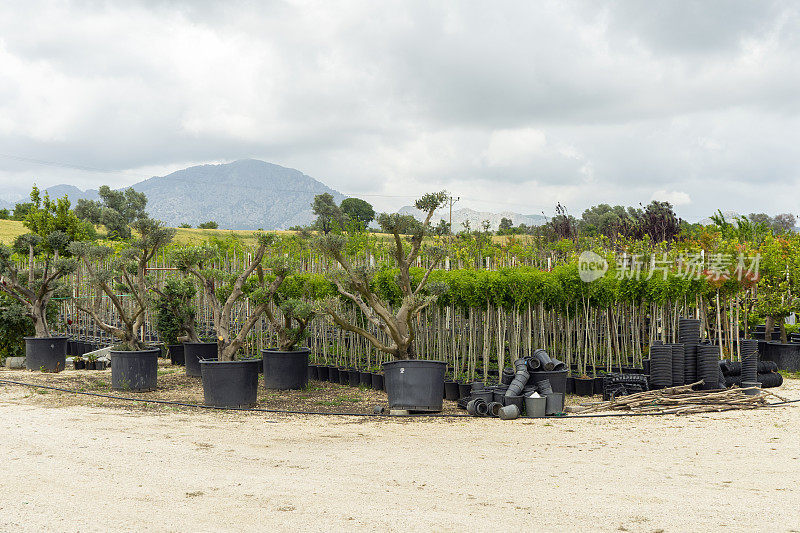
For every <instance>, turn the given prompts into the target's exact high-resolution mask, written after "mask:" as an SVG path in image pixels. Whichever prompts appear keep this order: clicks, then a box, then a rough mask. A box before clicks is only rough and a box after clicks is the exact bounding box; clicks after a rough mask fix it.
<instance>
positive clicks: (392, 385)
mask: <svg viewBox="0 0 800 533" xmlns="http://www.w3.org/2000/svg"><path fill="white" fill-rule="evenodd" d="M448 197H449V196H448V194H447V193H446V192H445V191H442V192H438V193H429V194H426V195H424V196H423V197H422V198H420V199H419V200H417V202H416V204H415V205H416V207H417V209H419V210H421V211H422V212H423V213H424V215H425V218H424V220H423V221H422V222H420V221H418V220H416V219H414V218H413V217H410V216H402V215H399V214H386V213H383V214H381V215H380V217H378V224H379V225H380V226H381V228H382V229H383V231H384V232H386V233H389V234H390V235H391V239H392V251H391V253H392V256H393V258H394V261H395V264H396V268H397V271H398V275H397V279H396V283H397V286H398V288H399V290H400V293H401V294H402V300H401V303H400V304H399V305H398V306H396V307H395V308H393V307H392V305H391V304H390V303H389V302H387V301H384V300H382V299H381V298H380V297H379V296H378V294H377V293H376V291H375V290H374V287H373V286H372V277H373V275H374V272H373V271H372V270H371V269H369V268H366V267H361V266H358V265H355V264H353V263H352V262H351V260H350V258H349V257H348V254H347V253H346V251H345V248H346V244H347V242H346V238H345V237H344V236H342V235H335V234H329V235H325V236H320V237H318V238H317V240H316V245H317V247H318V248H319V249H320V250H321V251H322V252H324V253H325V254H326V255H328V256H329V257H331V258H333V259H334V260H336V262H337V263H338V264H339V266H340V267H341V270H340V271H337V272H334V273H333V275H332V276H331V280H332V281H333V283H334V284H335V286H336V289H337V291H338V293H339V295H340V296H341V297H342V298H343V299H344V300H346V301H349V302H350V303H351V304H353V305H355V306H356V308H357V309H358V310H359V312H360V313H361V315H362V316H363V317H364V318H365V319H366V321H367V322H368V324H369V326H368V327H361V326H359V325H358V324H356V323H354V321H351V320H349V319H348V317H347V316H346V315H345V314H344V313H343V312H341V306H340V304H339V302H337V301H335V300H333V299H329V300H328V301H327V302H326V304H325V305H324V306H323V310H324V312H325V313H326V314H327V315H328V316H330V317H331V319H332V320H333V322H334V323H335V324H336V325H338V326H339V327H341V328H342V329H344V330H346V331H350V332H353V333H355V334H357V335H360V336H362V337H364V338H365V339H367V340H368V341H369V342H370V343H371V344H372V345H373V346H374V347H375V348H376V349H378V350H380V351H382V352H384V353H387V354H389V355H391V356H392V357H393V358H394V359H395V360H394V361H390V362H387V363H384V364H383V369H384V373H385V385H386V392H387V393H388V395H389V407H390V408H396V409H408V410H415V411H441V409H442V397H443V392H444V372H445V369H446V366H447V365H446V363H444V362H442V361H434V360H420V359H418V358H417V354H416V353H415V351H414V338H415V321H416V319H417V317H418V316H419V314H420V312H421V311H422V310H423V309H425V308H426V307H428V306H429V305H431V304H432V303H434V302H435V301H436V299H437V297H438V295H439V294H441V292H442V291H443V290H444V287H443V285H441V284H430V286H429V284H428V278H429V276H430V274H431V272H432V271H433V269H434V268H436V266H438V264H439V263H440V261H441V259H442V258H443V255H444V254H443V251H442V250H441V249H439V248H436V247H430V248H428V249H427V250H426V251H427V252H428V253H427V255H428V261H429V262H428V266H427V268H426V269H425V271H424V273H423V274H422V276H421V278H420V279H419V281H418V282H416V283H415V282H413V281H412V275H411V272H410V269H411V268H412V267H413V266H415V265H416V261H417V258H418V257H419V256H420V252H421V250H422V244H423V240H424V238H425V236H426V235H428V234H429V232H430V231H431V224H430V221H431V218H432V217H433V214H434V212H435V211H436V210H437V209H438V208H439V207H441V206H442V205H444V203H445V202H446V201H447V199H448ZM404 236H408V239H407V241H406V239H404Z"/></svg>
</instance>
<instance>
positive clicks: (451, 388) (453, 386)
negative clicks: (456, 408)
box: [444, 380, 460, 401]
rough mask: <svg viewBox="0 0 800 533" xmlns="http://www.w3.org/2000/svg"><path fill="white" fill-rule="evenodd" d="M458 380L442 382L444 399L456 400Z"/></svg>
mask: <svg viewBox="0 0 800 533" xmlns="http://www.w3.org/2000/svg"><path fill="white" fill-rule="evenodd" d="M459 397H460V396H459V393H458V382H456V381H450V380H448V381H445V382H444V399H445V400H450V401H457V400H458V399H459Z"/></svg>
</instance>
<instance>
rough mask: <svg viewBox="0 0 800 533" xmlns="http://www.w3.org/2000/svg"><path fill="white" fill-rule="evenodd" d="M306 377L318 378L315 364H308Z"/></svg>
mask: <svg viewBox="0 0 800 533" xmlns="http://www.w3.org/2000/svg"><path fill="white" fill-rule="evenodd" d="M308 379H314V380H316V379H319V374H318V370H317V365H308Z"/></svg>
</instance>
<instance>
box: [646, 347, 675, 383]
mask: <svg viewBox="0 0 800 533" xmlns="http://www.w3.org/2000/svg"><path fill="white" fill-rule="evenodd" d="M650 385H651V387H652V388H654V389H663V388H664V387H671V386H672V347H671V346H669V345H667V344H654V345H652V346H650Z"/></svg>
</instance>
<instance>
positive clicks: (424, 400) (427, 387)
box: [383, 359, 447, 412]
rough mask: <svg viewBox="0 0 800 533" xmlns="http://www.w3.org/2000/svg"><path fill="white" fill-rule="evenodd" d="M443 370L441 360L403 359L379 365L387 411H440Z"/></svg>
mask: <svg viewBox="0 0 800 533" xmlns="http://www.w3.org/2000/svg"><path fill="white" fill-rule="evenodd" d="M446 369H447V363H445V362H443V361H424V360H414V359H404V360H400V361H389V362H387V363H383V370H384V380H385V384H386V393H387V394H388V396H389V408H390V409H407V410H409V411H425V412H438V411H441V410H442V401H443V399H444V398H443V397H444V373H445V370H446Z"/></svg>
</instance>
